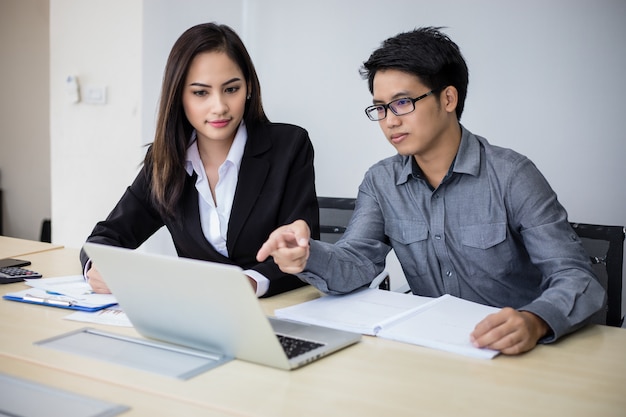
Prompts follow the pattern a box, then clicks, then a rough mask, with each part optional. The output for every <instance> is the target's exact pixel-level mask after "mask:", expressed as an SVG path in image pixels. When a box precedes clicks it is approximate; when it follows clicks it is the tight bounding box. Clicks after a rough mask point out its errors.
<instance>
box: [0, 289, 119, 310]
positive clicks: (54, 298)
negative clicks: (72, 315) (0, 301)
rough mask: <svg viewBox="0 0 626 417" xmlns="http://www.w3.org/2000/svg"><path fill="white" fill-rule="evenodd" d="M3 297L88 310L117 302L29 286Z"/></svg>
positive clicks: (105, 306)
mask: <svg viewBox="0 0 626 417" xmlns="http://www.w3.org/2000/svg"><path fill="white" fill-rule="evenodd" d="M2 298H4V299H5V300H9V301H18V302H20V303H28V304H38V305H44V306H47V307H56V308H64V309H67V310H78V311H87V312H93V311H98V310H102V309H105V308H107V307H111V306H114V305H116V304H117V301H113V300H107V301H90V300H89V299H88V298H89V297H86V298H87V299H77V298H75V297H72V296H69V295H63V294H57V293H51V292H49V291H45V290H42V289H39V288H29V289H27V290H22V291H18V292H14V293H7V294H5V295H4V296H2ZM92 298H93V297H92Z"/></svg>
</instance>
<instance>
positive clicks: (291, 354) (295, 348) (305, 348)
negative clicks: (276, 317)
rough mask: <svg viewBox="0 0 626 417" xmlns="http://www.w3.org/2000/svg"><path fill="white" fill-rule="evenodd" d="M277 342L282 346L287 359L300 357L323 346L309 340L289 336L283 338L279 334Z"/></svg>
mask: <svg viewBox="0 0 626 417" xmlns="http://www.w3.org/2000/svg"><path fill="white" fill-rule="evenodd" d="M276 337H278V340H279V341H280V344H281V345H282V347H283V349H284V350H285V353H286V354H287V358H289V359H291V358H295V357H296V356H298V355H302V354H303V353H306V352H309V351H311V350H313V349H316V348H318V347H320V346H324V345H323V344H322V343H317V342H311V341H310V340H304V339H296V338H293V337H289V336H284V335H281V334H277V335H276Z"/></svg>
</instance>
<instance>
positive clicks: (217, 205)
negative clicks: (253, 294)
mask: <svg viewBox="0 0 626 417" xmlns="http://www.w3.org/2000/svg"><path fill="white" fill-rule="evenodd" d="M191 140H192V143H191V145H189V148H187V159H186V164H185V170H186V171H187V174H188V175H193V173H194V172H195V173H196V175H197V176H198V178H197V180H196V190H197V191H198V194H199V197H200V198H198V205H199V210H200V224H201V226H202V232H203V234H204V237H205V238H206V240H207V241H208V242H209V243H210V244H211V245H213V247H214V248H215V250H217V251H218V252H219V253H221V254H222V255H224V256H226V257H228V248H227V247H226V237H227V234H228V221H229V219H230V212H231V209H232V207H233V200H234V198H235V190H236V189H237V180H238V178H239V168H240V167H241V160H242V159H243V151H244V149H245V147H246V142H247V140H248V131H247V129H246V126H245V124H244V123H243V121H242V122H241V125H240V126H239V129H238V130H237V134H236V135H235V139H234V140H233V143H232V145H231V147H230V150H229V152H228V155H227V156H226V160H225V161H224V162H223V163H222V165H220V167H219V168H218V178H219V179H218V181H217V184H216V185H215V201H214V200H213V196H212V195H211V187H210V185H209V179H208V177H207V174H206V171H205V170H204V164H203V163H202V159H201V158H200V151H199V149H198V141H197V137H196V132H195V131H194V132H193V134H192V137H191ZM245 273H246V275H248V276H250V277H251V278H253V279H254V280H255V281H257V296H261V295H263V294H265V293H266V292H267V289H268V288H269V280H268V279H267V278H266V277H264V276H263V275H262V274H260V273H258V272H256V271H253V270H247V271H245Z"/></svg>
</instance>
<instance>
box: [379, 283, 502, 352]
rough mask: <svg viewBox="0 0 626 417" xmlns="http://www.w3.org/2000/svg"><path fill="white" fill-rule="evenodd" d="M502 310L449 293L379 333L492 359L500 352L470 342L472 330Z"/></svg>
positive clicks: (380, 335) (408, 341)
mask: <svg viewBox="0 0 626 417" xmlns="http://www.w3.org/2000/svg"><path fill="white" fill-rule="evenodd" d="M498 310H499V309H498V308H495V307H489V306H485V305H482V304H478V303H474V302H472V301H467V300H463V299H460V298H457V297H453V296H451V295H448V294H446V295H443V296H441V297H439V298H437V300H436V301H435V302H433V303H431V304H429V305H428V306H425V307H424V308H423V309H420V310H419V311H418V312H416V313H415V314H412V315H409V316H406V317H404V318H403V319H401V320H399V321H396V322H394V323H393V324H392V325H390V326H387V327H385V328H383V329H382V330H381V331H380V332H379V333H378V336H379V337H383V338H385V339H391V340H396V341H398V342H405V343H412V344H414V345H420V346H426V347H432V348H435V349H440V350H445V351H448V352H454V353H460V354H463V355H467V356H473V357H477V358H485V359H491V358H493V357H494V356H496V355H497V354H498V353H499V352H498V351H496V350H491V349H479V348H477V347H475V346H474V345H472V344H471V342H470V334H471V333H472V331H473V330H474V327H476V324H478V323H479V322H480V321H481V320H482V319H484V318H485V317H486V316H487V315H489V314H492V313H495V312H497V311H498Z"/></svg>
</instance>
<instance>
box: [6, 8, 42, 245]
mask: <svg viewBox="0 0 626 417" xmlns="http://www.w3.org/2000/svg"><path fill="white" fill-rule="evenodd" d="M48 22H49V18H48V0H29V1H23V0H0V57H1V58H0V59H1V60H2V61H1V62H2V64H1V65H0V75H1V76H0V91H1V92H2V94H1V95H0V126H2V134H0V188H1V189H2V190H3V201H0V204H1V205H2V210H0V211H1V212H2V217H3V219H0V221H2V222H3V228H2V229H3V230H2V234H4V235H5V236H13V237H19V238H23V239H34V240H38V239H39V234H40V230H41V222H42V220H43V219H45V218H50V210H51V208H50V135H49V129H48V127H49V119H50V108H49V104H50V103H49V101H48V90H49V84H48V73H49V56H50V54H49V46H48V32H49V25H48Z"/></svg>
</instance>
